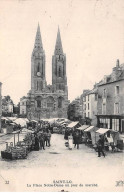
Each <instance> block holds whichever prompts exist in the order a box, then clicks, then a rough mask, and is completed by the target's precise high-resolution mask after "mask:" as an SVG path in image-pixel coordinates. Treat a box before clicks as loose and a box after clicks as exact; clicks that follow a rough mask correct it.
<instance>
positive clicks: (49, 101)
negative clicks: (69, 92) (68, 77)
mask: <svg viewBox="0 0 124 195" xmlns="http://www.w3.org/2000/svg"><path fill="white" fill-rule="evenodd" d="M53 107H54V99H53V97H51V96H50V97H48V98H47V108H53Z"/></svg>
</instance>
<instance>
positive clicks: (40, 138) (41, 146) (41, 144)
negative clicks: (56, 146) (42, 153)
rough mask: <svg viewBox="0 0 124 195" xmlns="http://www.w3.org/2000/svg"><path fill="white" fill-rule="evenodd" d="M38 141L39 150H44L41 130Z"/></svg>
mask: <svg viewBox="0 0 124 195" xmlns="http://www.w3.org/2000/svg"><path fill="white" fill-rule="evenodd" d="M39 142H40V148H41V150H42V149H43V150H45V147H44V145H45V144H44V135H43V132H42V131H41V132H40V136H39Z"/></svg>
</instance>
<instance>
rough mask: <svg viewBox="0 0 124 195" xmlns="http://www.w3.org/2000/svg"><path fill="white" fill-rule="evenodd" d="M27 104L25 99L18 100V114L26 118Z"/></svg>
mask: <svg viewBox="0 0 124 195" xmlns="http://www.w3.org/2000/svg"><path fill="white" fill-rule="evenodd" d="M27 103H28V99H27V97H25V96H23V97H22V98H21V99H20V112H19V114H20V115H22V116H27Z"/></svg>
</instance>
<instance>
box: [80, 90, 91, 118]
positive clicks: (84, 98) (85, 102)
mask: <svg viewBox="0 0 124 195" xmlns="http://www.w3.org/2000/svg"><path fill="white" fill-rule="evenodd" d="M89 92H90V90H89V89H85V90H83V94H82V95H81V99H82V107H83V118H84V119H85V118H86V117H88V112H87V105H88V102H89V98H88V94H89Z"/></svg>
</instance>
